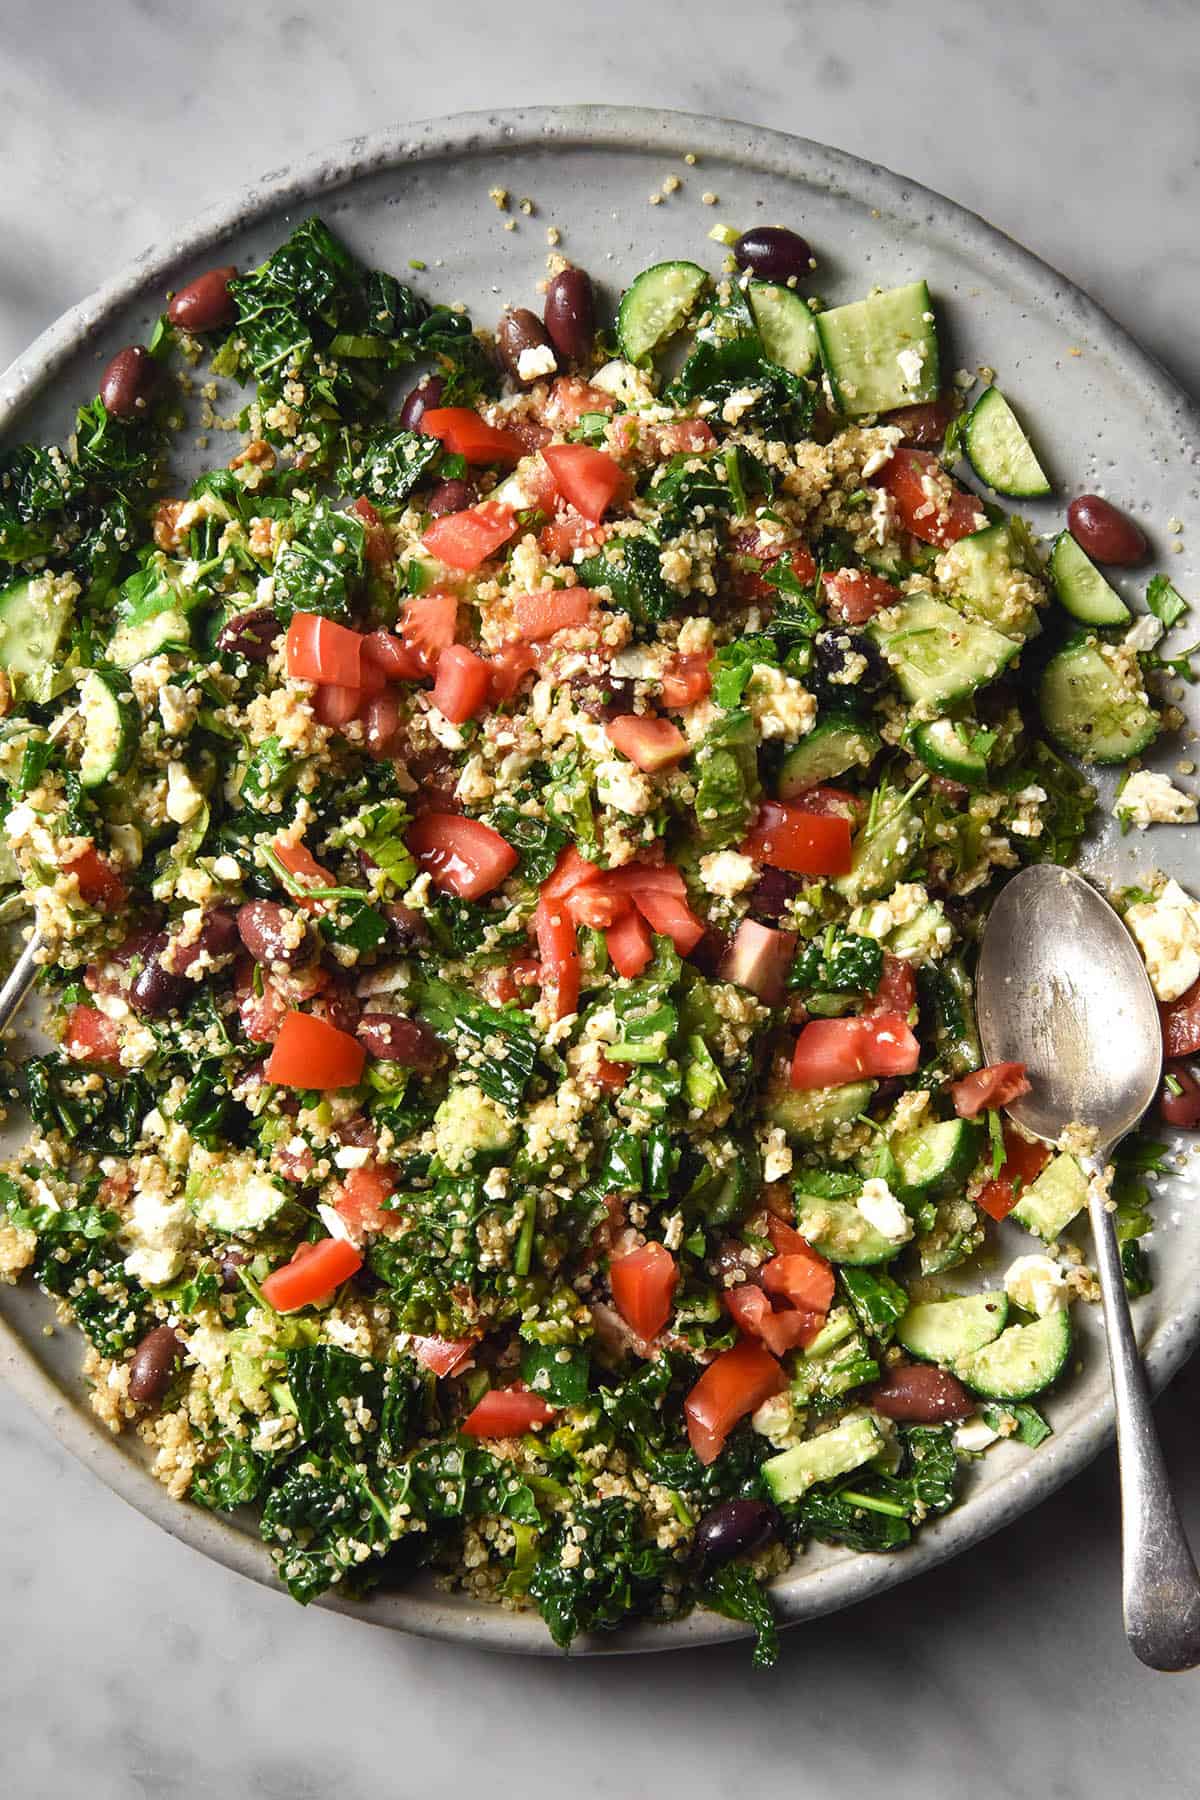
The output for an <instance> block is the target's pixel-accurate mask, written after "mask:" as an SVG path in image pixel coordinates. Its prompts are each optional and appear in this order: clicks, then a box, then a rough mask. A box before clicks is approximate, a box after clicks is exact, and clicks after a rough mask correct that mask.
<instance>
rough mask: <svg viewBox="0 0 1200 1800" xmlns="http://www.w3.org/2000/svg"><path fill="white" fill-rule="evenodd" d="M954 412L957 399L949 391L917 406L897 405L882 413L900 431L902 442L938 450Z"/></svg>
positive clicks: (913, 446) (919, 448)
mask: <svg viewBox="0 0 1200 1800" xmlns="http://www.w3.org/2000/svg"><path fill="white" fill-rule="evenodd" d="M957 413H958V402H957V400H956V399H955V398H954V397H953V396H952V395H950V394H939V396H938V398H937V399H936V400H926V401H923V402H922V403H921V405H919V406H897V407H896V408H895V409H894V410H893V411H892V412H890V413H885V414H884V422H885V423H886V424H888V425H898V426H899V427H900V429H901V431H902V432H903V433H904V437H903V440H902V441H903V442H904V443H905V444H908V445H911V447H912V448H913V449H914V450H938V449H940V448H941V444H942V439H943V438H944V437H945V435H946V427H947V426H948V425H949V424H950V421H951V420H952V419H953V418H955V417H956V416H957Z"/></svg>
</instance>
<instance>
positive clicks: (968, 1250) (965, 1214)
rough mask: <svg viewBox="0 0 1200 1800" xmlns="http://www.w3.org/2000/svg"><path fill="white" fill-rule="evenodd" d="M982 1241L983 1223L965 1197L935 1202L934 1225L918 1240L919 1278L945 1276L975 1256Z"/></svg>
mask: <svg viewBox="0 0 1200 1800" xmlns="http://www.w3.org/2000/svg"><path fill="white" fill-rule="evenodd" d="M982 1242H983V1222H982V1220H981V1219H980V1217H979V1214H978V1212H977V1211H976V1210H975V1208H974V1207H973V1206H972V1204H971V1202H970V1201H969V1200H967V1199H965V1198H955V1199H952V1200H942V1201H939V1203H938V1208H937V1212H936V1213H935V1215H934V1221H933V1224H932V1225H931V1226H930V1228H929V1230H928V1231H923V1232H922V1233H921V1235H920V1236H919V1237H918V1238H917V1242H916V1250H917V1259H918V1261H919V1262H920V1265H921V1273H922V1275H944V1274H945V1272H946V1270H947V1269H956V1268H957V1267H958V1265H959V1263H964V1262H966V1260H967V1258H968V1256H974V1254H975V1252H976V1250H978V1248H979V1246H980V1244H982Z"/></svg>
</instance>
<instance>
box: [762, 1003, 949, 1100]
mask: <svg viewBox="0 0 1200 1800" xmlns="http://www.w3.org/2000/svg"><path fill="white" fill-rule="evenodd" d="M920 1060H921V1046H920V1045H919V1044H918V1042H917V1040H916V1038H915V1037H914V1036H913V1034H912V1032H911V1031H910V1029H909V1026H908V1020H907V1018H906V1017H905V1015H904V1014H903V1013H876V1014H874V1015H873V1016H872V1017H871V1018H862V1019H857V1018H854V1019H810V1020H809V1022H808V1024H807V1025H805V1026H804V1027H803V1029H802V1030H801V1032H800V1035H799V1037H798V1038H797V1039H796V1050H795V1054H794V1055H793V1057H792V1074H791V1082H792V1086H793V1087H795V1088H826V1087H845V1085H846V1084H847V1082H851V1081H863V1080H866V1079H867V1078H868V1077H870V1076H880V1075H911V1074H912V1073H913V1071H914V1069H915V1068H916V1067H917V1064H918V1063H919V1062H920Z"/></svg>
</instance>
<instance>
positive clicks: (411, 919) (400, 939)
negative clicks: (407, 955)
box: [383, 901, 429, 950]
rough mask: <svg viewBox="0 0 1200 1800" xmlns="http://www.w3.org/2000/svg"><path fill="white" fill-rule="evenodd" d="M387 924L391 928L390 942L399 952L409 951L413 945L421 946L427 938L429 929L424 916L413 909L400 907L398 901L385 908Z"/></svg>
mask: <svg viewBox="0 0 1200 1800" xmlns="http://www.w3.org/2000/svg"><path fill="white" fill-rule="evenodd" d="M383 910H384V912H385V913H386V914H387V922H388V925H389V926H390V927H391V933H392V942H393V943H394V944H397V945H398V946H399V947H400V949H401V950H409V949H411V948H412V946H413V945H414V944H423V943H425V942H426V940H427V939H428V937H429V927H428V925H427V924H426V923H425V919H424V916H423V915H422V914H421V913H419V912H417V910H416V909H415V907H412V906H402V905H401V904H400V903H399V901H396V902H394V903H393V904H392V905H391V906H385V907H384V909H383Z"/></svg>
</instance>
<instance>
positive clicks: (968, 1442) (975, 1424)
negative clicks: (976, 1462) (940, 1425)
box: [954, 1413, 1000, 1455]
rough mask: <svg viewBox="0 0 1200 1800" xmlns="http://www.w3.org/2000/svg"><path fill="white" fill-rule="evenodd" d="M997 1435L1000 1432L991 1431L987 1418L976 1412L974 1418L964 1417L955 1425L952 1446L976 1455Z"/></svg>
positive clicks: (994, 1440)
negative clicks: (959, 1423) (960, 1422)
mask: <svg viewBox="0 0 1200 1800" xmlns="http://www.w3.org/2000/svg"><path fill="white" fill-rule="evenodd" d="M999 1436H1000V1433H999V1432H998V1431H993V1430H992V1428H991V1426H990V1425H989V1424H988V1422H987V1420H986V1419H983V1418H981V1417H980V1415H979V1414H978V1413H976V1414H975V1416H974V1418H972V1419H964V1420H963V1422H962V1424H961V1425H959V1426H957V1427H956V1429H955V1432H954V1448H955V1449H956V1450H964V1451H967V1452H969V1453H971V1454H973V1455H978V1453H979V1452H980V1451H981V1450H986V1449H987V1447H988V1445H989V1444H994V1443H995V1442H996V1439H997V1438H998V1437H999Z"/></svg>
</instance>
